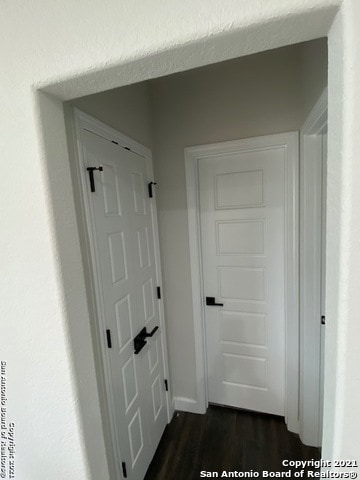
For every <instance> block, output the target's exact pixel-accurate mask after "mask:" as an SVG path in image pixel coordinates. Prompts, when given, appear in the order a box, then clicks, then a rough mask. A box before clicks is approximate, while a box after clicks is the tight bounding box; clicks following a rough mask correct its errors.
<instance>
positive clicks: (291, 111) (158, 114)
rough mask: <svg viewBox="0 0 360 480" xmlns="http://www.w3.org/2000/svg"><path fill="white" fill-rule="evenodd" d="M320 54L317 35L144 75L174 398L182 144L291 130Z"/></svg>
mask: <svg viewBox="0 0 360 480" xmlns="http://www.w3.org/2000/svg"><path fill="white" fill-rule="evenodd" d="M309 55H311V58H310V59H309ZM317 59H318V61H316V60H317ZM324 59H325V60H327V47H326V40H317V41H314V42H309V43H305V44H299V45H295V46H291V47H286V48H282V49H278V50H273V51H269V52H265V53H261V54H257V55H253V56H249V57H244V58H239V59H236V60H232V61H228V62H223V63H220V64H217V65H211V66H209V67H203V68H201V69H196V70H193V71H189V72H184V73H181V74H177V75H173V76H170V77H164V78H161V79H158V80H154V81H152V82H151V89H150V93H151V97H152V102H151V104H152V114H153V118H154V123H153V125H154V159H155V176H156V181H157V182H158V187H157V205H158V209H159V226H160V242H161V251H162V262H163V270H164V292H165V312H166V319H167V325H168V336H169V356H170V367H171V382H172V387H173V394H174V396H175V397H181V398H185V399H186V398H188V399H191V400H196V399H197V392H196V377H195V345H194V323H193V314H192V295H191V276H190V253H189V233H188V224H187V202H186V184H185V163H184V148H185V147H187V146H191V145H201V144H206V143H214V142H222V141H227V140H235V139H239V138H246V137H252V136H257V135H267V134H272V133H280V132H285V131H293V130H299V129H300V128H301V126H302V124H303V122H304V120H305V118H306V115H307V113H308V112H307V110H308V106H309V103H310V102H311V101H312V100H313V99H314V100H313V101H314V102H315V101H316V100H317V96H319V95H320V94H321V92H322V90H323V89H324V88H325V86H326V83H327V62H326V61H325V62H324ZM310 60H311V62H310ZM309 65H310V66H309ZM309 85H310V86H311V89H309ZM316 95H317V96H316ZM310 108H311V107H310Z"/></svg>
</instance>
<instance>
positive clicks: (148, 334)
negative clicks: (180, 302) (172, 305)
mask: <svg viewBox="0 0 360 480" xmlns="http://www.w3.org/2000/svg"><path fill="white" fill-rule="evenodd" d="M158 330H159V327H158V326H156V327H154V328H153V329H152V330H151V332H150V333H147V331H146V327H144V328H143V330H141V331H142V332H143V337H145V338H146V337H152V336H153V335H154V334H155V333H156V332H157V331H158Z"/></svg>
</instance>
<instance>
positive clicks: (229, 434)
mask: <svg viewBox="0 0 360 480" xmlns="http://www.w3.org/2000/svg"><path fill="white" fill-rule="evenodd" d="M284 459H288V460H309V459H315V460H318V459H320V450H319V449H317V448H312V447H306V446H304V445H303V444H302V443H301V442H300V440H299V438H298V436H297V435H294V434H292V433H290V432H288V431H287V429H286V426H285V423H284V419H283V418H281V417H275V416H272V415H263V414H259V413H253V412H247V411H243V410H234V409H230V408H224V407H219V406H214V405H212V406H210V407H209V409H208V411H207V413H206V415H195V414H191V413H184V412H177V413H175V415H174V418H173V419H172V421H171V423H170V424H169V425H168V426H167V427H166V429H165V432H164V435H163V437H162V439H161V441H160V444H159V447H158V449H157V451H156V454H155V456H154V458H153V461H152V462H151V464H150V466H149V469H148V471H147V474H146V476H145V480H193V479H197V478H201V476H200V472H201V471H207V472H218V476H219V478H220V477H221V475H222V472H223V471H224V470H225V471H237V472H251V471H253V472H259V476H257V475H256V477H253V478H269V477H266V476H264V474H263V473H262V472H263V471H264V470H265V471H269V472H270V471H271V472H282V471H284V472H286V471H288V470H289V467H285V466H282V461H283V460H284ZM310 470H314V469H313V468H310ZM290 478H293V475H291V477H290Z"/></svg>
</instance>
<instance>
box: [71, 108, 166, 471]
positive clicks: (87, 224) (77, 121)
mask: <svg viewBox="0 0 360 480" xmlns="http://www.w3.org/2000/svg"><path fill="white" fill-rule="evenodd" d="M73 118H74V135H75V141H76V144H77V149H76V159H77V162H76V179H75V180H76V183H77V184H76V185H75V188H77V189H78V190H79V192H80V195H79V200H80V203H81V205H80V210H81V212H82V218H81V223H82V228H83V229H84V231H85V233H86V234H85V238H87V240H88V241H87V244H86V245H83V247H84V251H85V254H86V262H87V263H88V264H89V271H90V272H91V274H92V275H91V280H90V281H91V290H92V292H91V295H92V297H93V298H91V299H89V302H90V301H91V302H92V304H93V309H92V310H93V311H94V312H95V316H96V318H91V319H90V321H91V322H92V323H93V328H92V331H93V337H94V338H93V341H94V343H95V350H96V352H99V353H100V354H99V356H98V358H96V361H97V362H98V363H99V372H101V375H102V376H103V378H101V379H99V378H98V382H99V385H100V386H101V388H99V393H100V400H101V403H102V408H103V415H104V417H105V418H104V424H103V428H104V433H105V435H106V436H107V437H108V438H109V442H108V444H111V447H112V448H111V452H108V454H109V458H111V461H112V462H113V464H114V467H115V470H116V474H117V477H118V478H122V473H121V462H122V461H123V459H122V458H121V449H120V445H119V439H118V436H117V433H116V428H115V423H116V422H115V415H116V413H115V412H116V409H115V405H114V402H113V396H112V395H111V394H109V392H111V388H112V387H111V371H110V361H109V357H108V355H107V349H106V347H105V346H106V345H107V341H106V329H105V324H104V315H103V312H104V307H103V305H102V294H101V285H100V282H99V280H98V278H99V271H100V265H99V260H98V255H97V253H96V247H95V245H96V239H95V232H94V230H93V223H94V220H93V212H92V208H91V204H90V195H91V194H92V193H90V190H89V188H88V187H89V183H88V182H89V178H88V175H87V172H86V169H85V168H84V161H85V152H84V145H83V132H90V133H93V134H95V135H97V136H99V137H102V138H103V139H105V140H108V141H110V142H113V143H116V144H118V145H119V146H122V147H125V148H126V149H130V150H131V152H133V153H135V154H136V155H140V156H141V157H143V158H144V159H145V161H146V165H147V171H148V174H149V176H150V177H151V178H153V175H154V174H153V163H152V154H151V151H150V150H149V149H148V148H146V147H145V146H143V145H141V144H140V143H138V142H136V141H134V140H132V139H130V138H129V137H127V136H125V135H123V134H121V133H120V132H118V131H116V130H114V129H113V128H111V127H109V126H107V125H106V124H104V123H102V122H100V121H99V120H96V119H95V118H93V117H91V116H90V115H88V114H86V113H84V112H82V111H81V110H78V109H77V108H74V117H73ZM145 193H146V192H145ZM155 201H156V200H155V199H152V201H151V202H150V210H151V220H152V224H153V238H151V239H150V241H151V242H152V243H153V245H154V253H155V272H156V281H157V284H158V285H161V284H162V280H161V267H160V249H159V239H158V221H157V210H156V204H155ZM112 203H114V202H112ZM115 204H116V205H115ZM114 205H115V206H116V208H117V209H118V210H119V209H120V208H121V205H120V204H119V201H118V199H117V201H116V202H115V203H114ZM114 205H112V207H114ZM140 206H141V205H140ZM110 210H111V211H110ZM110 210H109V212H108V214H109V215H111V214H112V213H113V212H112V210H113V208H112V209H111V208H110ZM145 237H146V241H147V242H148V241H149V238H148V233H147V232H146V236H145ZM140 240H141V239H140ZM141 246H142V244H141V242H140V243H139V249H140V248H141ZM142 253H143V260H144V262H145V257H146V255H145V253H146V252H145V251H144V252H142ZM120 267H121V265H120ZM120 267H119V268H118V269H117V270H119V271H113V277H114V276H115V277H116V278H114V280H116V279H117V276H119V275H120V273H121V272H122V273H124V272H125V273H126V267H127V266H126V265H125V264H124V265H123V266H122V267H123V268H122V269H120ZM120 270H121V272H120ZM115 274H116V275H115ZM153 301H158V302H159V304H158V307H159V324H160V328H161V331H162V336H163V339H162V342H161V343H162V349H161V351H160V352H158V346H157V344H158V342H157V340H156V349H157V352H158V354H159V355H161V357H162V360H163V365H164V372H163V373H164V377H165V378H169V370H168V361H167V358H168V356H167V346H166V327H165V322H164V304H163V301H162V300H156V299H155V298H153ZM119 308H120V307H119ZM127 337H128V335H127ZM114 338H115V337H114ZM130 340H131V339H130ZM117 342H118V340H116V343H117ZM119 343H121V342H120V339H119ZM128 344H129V341H128V339H127V338H126V342H125V343H124V345H122V348H127V345H128ZM131 348H132V346H131ZM161 357H160V358H161ZM98 375H99V374H98ZM153 393H154V398H155V394H156V391H155V389H154V392H153ZM156 398H157V397H156ZM156 398H155V399H156ZM165 398H166V412H167V421H168V422H169V421H170V420H171V418H172V415H173V411H174V409H173V405H172V401H171V392H170V391H166V392H165ZM131 403H132V399H131V398H129V405H128V408H130V406H131ZM134 418H135V417H134ZM134 455H135V453H134Z"/></svg>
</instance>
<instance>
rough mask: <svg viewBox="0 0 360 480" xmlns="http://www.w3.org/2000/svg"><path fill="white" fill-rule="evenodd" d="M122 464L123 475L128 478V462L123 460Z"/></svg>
mask: <svg viewBox="0 0 360 480" xmlns="http://www.w3.org/2000/svg"><path fill="white" fill-rule="evenodd" d="M121 466H122V471H123V476H124V478H127V470H126V463H125V462H121Z"/></svg>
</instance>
